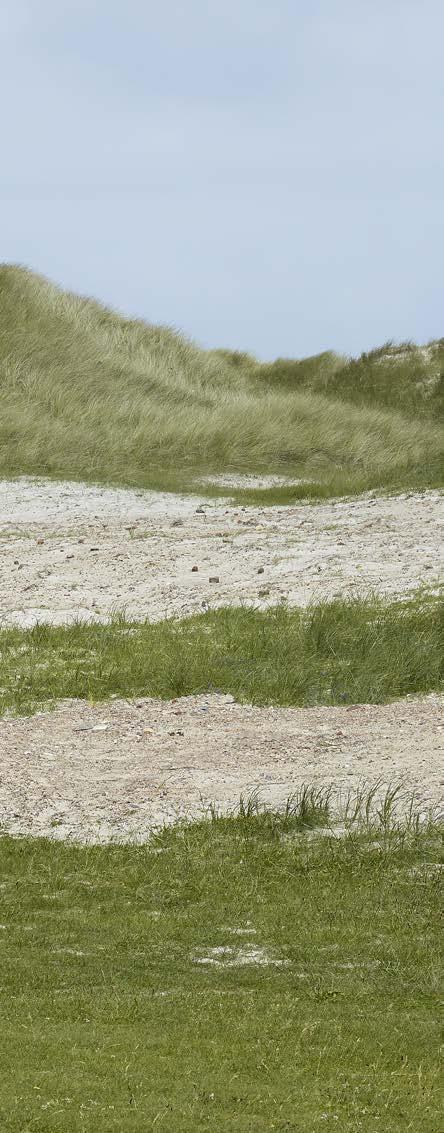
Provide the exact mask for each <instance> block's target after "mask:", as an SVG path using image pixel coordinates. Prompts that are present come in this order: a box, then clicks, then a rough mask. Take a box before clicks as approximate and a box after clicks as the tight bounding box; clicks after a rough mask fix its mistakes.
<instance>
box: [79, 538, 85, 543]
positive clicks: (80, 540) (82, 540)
mask: <svg viewBox="0 0 444 1133" xmlns="http://www.w3.org/2000/svg"><path fill="white" fill-rule="evenodd" d="M77 542H78V543H84V542H85V540H84V539H83V537H82V538H81V539H78V540H77Z"/></svg>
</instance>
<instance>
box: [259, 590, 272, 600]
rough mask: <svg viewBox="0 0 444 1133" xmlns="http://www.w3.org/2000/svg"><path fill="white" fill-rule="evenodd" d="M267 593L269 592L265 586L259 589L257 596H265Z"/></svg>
mask: <svg viewBox="0 0 444 1133" xmlns="http://www.w3.org/2000/svg"><path fill="white" fill-rule="evenodd" d="M269 593H270V591H269V590H266V589H265V588H264V589H263V590H259V598H266V597H267V594H269Z"/></svg>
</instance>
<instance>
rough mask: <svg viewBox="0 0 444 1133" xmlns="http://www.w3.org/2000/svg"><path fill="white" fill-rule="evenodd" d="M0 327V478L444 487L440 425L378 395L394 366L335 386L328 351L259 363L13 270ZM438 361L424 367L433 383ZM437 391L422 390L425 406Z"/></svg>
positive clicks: (1, 275) (327, 490)
mask: <svg viewBox="0 0 444 1133" xmlns="http://www.w3.org/2000/svg"><path fill="white" fill-rule="evenodd" d="M0 321H1V326H2V335H1V342H0V475H2V476H13V475H17V474H23V473H26V474H38V475H48V476H58V477H68V478H75V479H82V478H83V479H85V480H95V481H99V480H101V481H106V482H112V483H123V484H133V485H140V486H149V487H156V488H158V487H167V488H182V489H183V488H186V487H187V486H188V487H189V486H191V485H192V483H193V481H194V479H195V477H196V475H197V474H201V473H208V472H218V471H223V470H226V469H228V468H231V469H233V470H237V471H242V470H244V471H246V470H247V471H248V470H249V471H256V472H264V471H270V472H273V471H274V472H279V473H282V472H283V473H285V474H288V475H290V476H296V477H297V478H299V479H303V480H307V481H309V482H311V486H310V487H309V488H307V492H308V493H309V494H311V496H312V497H316V496H326V495H340V494H344V493H354V492H359V491H363V490H364V489H366V488H376V489H379V488H387V487H392V488H399V487H414V486H425V485H436V484H440V483H442V469H443V467H444V461H443V459H442V457H443V445H442V434H441V431H440V429H439V427H438V425H437V424H436V423H435V421H434V420H433V419H431V418H430V417H429V418H428V419H427V420H424V419H422V417H421V414H417V413H414V412H412V411H411V410H413V409H414V405H413V401H412V398H410V395H409V396H408V397H406V399H405V400H404V401H403V399H402V398H401V397H400V396H399V397H398V396H397V397H396V398H394V399H393V398H392V397H391V395H390V396H387V397H385V395H384V396H383V395H382V394H381V391H380V387H381V389H384V388H385V382H387V383H388V384H389V385H390V388H392V386H393V378H392V369H393V367H392V364H391V355H390V358H389V361H388V363H387V366H388V367H389V368H388V370H387V373H386V371H385V370H384V365H385V363H384V365H381V366H380V367H379V370H378V369H377V367H376V369H375V366H376V364H375V366H373V369H372V371H371V372H372V374H373V372H375V373H376V372H377V375H378V381H376V380H373V378H372V379H371V381H367V379H366V381H364V382H360V379H359V374H360V373H361V369H362V366H363V365H364V363H362V362H360V363H359V364H357V365H358V371H357V374H358V376H357V377H356V381H355V378H354V377H353V374H354V371H353V370H352V369H350V366H349V364H348V363H347V365H346V367H345V369H346V376H345V377H344V376H342V377H340V376H339V375H340V374H343V370H344V367H343V360H341V359H337V358H336V357H335V356H334V355H330V354H326V355H320V356H319V358H317V359H308V360H305V361H303V362H290V363H286V362H285V363H283V362H282V361H278V362H277V363H275V364H274V368H273V366H271V367H266V366H261V365H260V364H259V363H256V362H255V360H254V359H252V358H251V357H250V356H247V355H241V354H239V355H236V354H234V355H233V354H230V352H227V351H203V350H200V349H199V348H198V347H197V346H196V345H194V344H193V343H191V342H188V341H187V340H186V339H184V338H183V337H182V336H181V335H179V334H178V333H177V332H175V331H173V330H171V329H169V328H168V327H156V326H150V325H148V324H146V323H143V322H142V321H140V320H139V321H137V320H130V319H123V318H122V317H121V316H120V315H118V314H116V313H115V312H112V311H109V310H107V309H105V308H104V307H102V306H100V304H98V303H95V302H93V301H91V300H87V299H83V298H80V297H78V296H75V295H71V294H68V293H65V292H62V291H60V290H58V289H57V288H56V287H54V286H52V285H51V284H49V283H48V282H47V281H46V280H44V279H42V278H40V277H39V276H36V275H33V274H32V273H31V272H27V271H25V270H24V269H21V268H16V267H8V266H3V267H2V268H0ZM439 356H441V355H439ZM415 357H416V355H415ZM419 357H421V358H422V355H421V354H420V352H419V353H418V358H419ZM436 364H437V363H436V359H435V355H433V357H431V360H430V362H427V363H426V361H424V363H423V364H422V363H421V365H423V370H424V368H425V370H427V367H429V370H430V375H431V377H430V381H432V379H433V382H434V381H435V378H434V376H433V375H434V374H435V369H436ZM350 365H351V364H350ZM418 365H419V363H418ZM347 366H348V369H347ZM338 367H339V369H338ZM341 367H342V368H341ZM359 367H361V369H360V368H359ZM364 369H365V366H364ZM429 370H427V374H428V373H429ZM287 371H289V373H287ZM394 372H395V373H396V374H399V372H400V371H399V367H398V369H396V367H395V371H394ZM421 372H422V371H421ZM366 373H367V370H366ZM385 373H386V376H385V377H384V374H385ZM430 375H429V376H430ZM290 377H291V380H290ZM293 379H294V380H293ZM421 381H422V379H421ZM428 381H429V379H428V377H427V380H426V378H425V377H424V381H422V385H421V382H420V381H418V382H417V383H416V385H415V389H416V386H418V389H419V388H421V389H422V388H424V390H425V391H426V394H427V396H426V395H424V404H425V403H426V402H427V405H428V404H429V402H430V397H429V393H430V390H431V389H432V386H431V385H430V382H429V384H427V383H428ZM378 383H379V384H378ZM401 384H402V383H401ZM414 384H415V383H414V382H413V384H412V383H410V385H411V387H412V389H413V385H414ZM432 384H433V383H432ZM361 386H362V388H364V387H365V391H366V392H365V396H364V395H363V396H362V397H361V395H360V394H359V396H355V395H356V394H357V391H359V390H360V389H361ZM429 387H430V388H429ZM403 388H404V387H403ZM406 388H407V387H406ZM408 388H409V389H410V386H408ZM434 388H435V387H434V386H433V389H434ZM427 391H428V392H427ZM418 396H419V395H418ZM352 401H355V402H356V401H358V402H359V404H352ZM415 405H416V402H415ZM406 410H407V411H406ZM298 495H300V492H298V490H296V491H295V492H294V493H293V497H294V498H297V496H298ZM271 498H274V494H273V493H271V497H270V499H271ZM268 502H269V501H268Z"/></svg>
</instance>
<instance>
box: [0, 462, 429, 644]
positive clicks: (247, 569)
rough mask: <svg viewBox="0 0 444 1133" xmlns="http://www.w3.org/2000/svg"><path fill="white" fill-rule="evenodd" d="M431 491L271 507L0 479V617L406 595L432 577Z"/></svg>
mask: <svg viewBox="0 0 444 1133" xmlns="http://www.w3.org/2000/svg"><path fill="white" fill-rule="evenodd" d="M443 526H444V506H443V496H442V493H440V492H438V491H427V492H415V493H404V494H402V495H399V496H395V497H372V496H371V495H366V496H362V497H358V498H354V499H350V500H345V499H341V500H334V501H328V502H327V503H325V502H323V503H319V504H314V505H304V504H300V503H298V504H297V505H294V506H285V507H282V506H276V507H269V508H264V507H256V506H252V507H248V508H247V507H233V506H229V501H228V500H217V501H214V500H210V501H209V500H208V499H204V498H200V497H198V496H179V495H173V494H169V493H158V492H144V491H127V490H125V489H110V488H100V487H94V486H90V485H84V484H75V483H74V484H72V483H56V482H52V481H37V480H30V479H25V478H22V479H20V480H16V481H10V482H3V483H1V484H0V625H4V626H11V625H21V626H24V627H28V626H32V625H35V624H36V622H41V621H45V622H51V623H53V624H65V623H69V622H72V621H73V620H74V619H79V620H86V621H100V622H105V621H107V620H108V619H109V618H110V617H111V616H112V614H113V612H115V611H116V610H124V611H125V613H126V616H127V617H128V618H130V619H134V620H141V619H145V618H148V619H150V620H152V621H156V620H159V619H161V618H164V617H170V616H181V617H183V616H186V615H189V614H192V613H196V612H199V611H201V610H203V609H207V608H209V607H218V606H223V605H228V604H240V603H244V604H246V605H250V606H251V605H252V606H255V607H257V608H262V609H263V608H266V607H267V606H269V605H274V604H276V603H277V602H279V601H282V600H283V601H286V602H288V603H289V604H297V605H302V606H304V605H307V604H308V603H310V602H312V601H319V600H321V599H325V598H331V597H334V596H337V595H343V596H349V597H351V596H353V595H364V594H369V593H376V594H384V595H390V596H395V595H403V594H408V593H409V592H410V591H412V590H415V589H417V588H418V587H420V586H423V585H425V586H427V587H429V588H431V589H434V588H436V586H437V585H438V584H439V582H440V581H441V580H442V577H443V558H444V539H443Z"/></svg>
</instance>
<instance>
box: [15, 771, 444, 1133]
mask: <svg viewBox="0 0 444 1133" xmlns="http://www.w3.org/2000/svg"><path fill="white" fill-rule="evenodd" d="M301 802H302V803H303V799H302V800H301V799H300V800H299V801H298V802H297V803H296V805H293V806H292V805H291V804H290V805H289V808H288V809H287V813H286V814H285V815H283V816H279V815H268V816H264V815H260V814H255V813H254V808H251V807H250V808H249V807H246V808H245V807H244V808H243V812H242V813H241V814H240V815H239V816H238V817H233V818H231V819H230V818H224V819H221V818H217V817H213V820H211V819H210V820H205V821H202V822H200V823H196V824H194V825H190V826H178V827H173V828H171V829H169V830H164V831H163V832H161V833H160V834H159V835H158V836H156V837H154V838H153V839H152V841H151V842H150V843H149V844H148V845H147V846H138V847H137V846H111V847H97V846H95V847H94V846H89V847H81V846H73V845H67V844H61V843H54V842H52V843H51V842H45V841H40V840H35V841H32V840H13V839H10V838H3V839H0V879H1V880H0V883H1V893H0V905H1V921H2V924H1V930H0V949H1V956H2V980H1V985H2V986H1V990H0V1018H1V1033H2V1043H1V1053H0V1122H1V1128H2V1131H4V1133H62V1131H63V1133H112V1131H116V1133H130V1131H133V1130H134V1131H137V1133H146V1131H147V1130H151V1129H154V1130H156V1131H159V1133H162V1131H164V1133H173V1131H174V1133H216V1131H217V1133H271V1131H274V1133H315V1131H317V1130H323V1129H329V1128H330V1127H331V1128H334V1129H337V1130H340V1131H341V1133H361V1131H365V1133H375V1131H376V1130H380V1131H381V1133H408V1131H410V1133H436V1130H437V1129H438V1128H439V1124H440V1120H439V1113H440V1096H439V1078H438V1075H439V1061H438V1042H439V1016H438V1007H437V1003H436V995H437V992H438V989H439V971H440V954H439V951H440V939H441V937H440V934H439V931H438V924H439V905H440V903H439V888H438V885H439V865H437V864H436V863H437V862H438V861H439V847H440V832H439V829H438V828H437V826H436V825H434V824H433V823H430V824H429V825H426V826H425V827H423V828H421V827H418V826H415V823H414V822H410V828H409V829H408V828H406V829H398V830H395V829H393V828H390V822H388V823H387V822H385V823H384V824H383V825H382V826H379V828H378V829H377V830H375V829H372V828H371V827H370V828H369V829H365V828H361V829H357V830H356V829H355V830H353V831H352V832H350V833H349V834H346V835H345V836H344V837H342V838H334V837H332V836H331V837H328V836H324V837H320V836H313V835H312V834H310V833H301V832H300V830H301V827H303V826H304V825H305V824H306V825H308V826H311V825H313V824H314V823H316V822H317V821H321V822H324V823H325V821H326V802H325V800H324V802H322V799H318V801H317V802H316V798H315V797H313V798H312V800H311V805H310V796H309V795H307V793H306V794H305V804H304V805H302V806H301ZM307 804H308V805H307ZM304 815H305V817H304Z"/></svg>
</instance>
